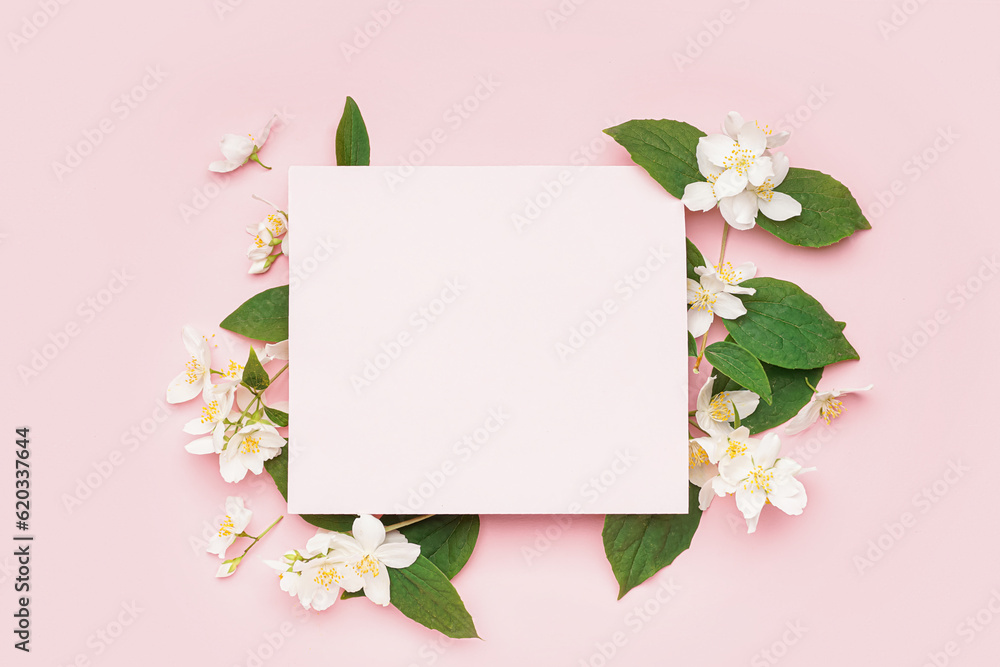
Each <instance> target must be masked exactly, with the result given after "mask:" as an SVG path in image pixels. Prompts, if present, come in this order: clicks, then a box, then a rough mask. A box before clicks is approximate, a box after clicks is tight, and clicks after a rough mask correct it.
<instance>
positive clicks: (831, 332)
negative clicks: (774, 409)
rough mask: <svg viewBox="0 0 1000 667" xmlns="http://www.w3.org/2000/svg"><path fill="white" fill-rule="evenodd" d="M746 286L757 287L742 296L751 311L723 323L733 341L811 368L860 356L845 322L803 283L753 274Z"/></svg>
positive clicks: (768, 357)
mask: <svg viewBox="0 0 1000 667" xmlns="http://www.w3.org/2000/svg"><path fill="white" fill-rule="evenodd" d="M741 286H743V287H752V288H754V289H756V290H757V292H756V294H741V295H740V299H742V300H743V304H744V305H745V306H746V309H747V313H746V315H742V316H741V317H738V318H736V319H735V320H723V323H724V324H725V326H726V329H727V330H728V331H729V334H730V335H731V336H732V337H733V340H734V341H735V342H736V343H737V344H738V345H739V346H740V347H743V348H744V349H746V350H748V351H750V352H751V353H752V354H753V355H754V356H755V357H757V358H758V359H760V360H761V361H764V362H767V363H769V364H773V365H775V366H781V367H782V368H800V369H807V368H819V367H821V366H828V365H830V364H833V363H836V362H838V361H844V360H845V359H858V358H859V357H858V353H857V352H856V351H855V350H854V348H853V347H852V346H851V344H850V343H849V342H848V341H847V338H845V337H844V334H843V331H842V328H841V327H840V323H839V322H837V321H835V320H834V319H833V318H832V317H830V315H829V313H827V312H826V310H824V309H823V306H822V305H820V303H819V301H817V300H816V299H814V298H813V297H811V296H809V295H808V294H806V293H805V292H803V291H802V288H800V287H799V286H798V285H795V284H794V283H790V282H787V281H784V280H777V279H776V278H753V279H751V280H747V281H744V282H743V283H741Z"/></svg>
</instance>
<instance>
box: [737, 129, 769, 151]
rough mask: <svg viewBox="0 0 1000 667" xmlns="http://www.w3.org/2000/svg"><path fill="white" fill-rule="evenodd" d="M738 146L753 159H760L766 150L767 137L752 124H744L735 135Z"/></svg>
mask: <svg viewBox="0 0 1000 667" xmlns="http://www.w3.org/2000/svg"><path fill="white" fill-rule="evenodd" d="M737 141H739V143H740V146H741V147H742V148H744V149H746V150H748V151H750V153H751V154H752V155H753V156H754V157H760V156H761V155H763V154H764V151H765V150H767V135H766V134H764V130H762V129H760V128H759V127H757V126H756V125H755V124H753V123H744V124H743V127H741V128H740V131H739V134H738V135H737Z"/></svg>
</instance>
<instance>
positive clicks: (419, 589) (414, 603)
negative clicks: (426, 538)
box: [389, 555, 479, 639]
mask: <svg viewBox="0 0 1000 667" xmlns="http://www.w3.org/2000/svg"><path fill="white" fill-rule="evenodd" d="M389 582H390V588H389V597H390V599H391V602H392V605H393V606H394V607H395V608H396V609H398V610H399V611H401V612H402V613H403V615H404V616H406V617H407V618H410V619H412V620H414V621H416V622H417V623H420V624H421V625H423V626H425V627H428V628H430V629H432V630H437V631H438V632H440V633H442V634H444V635H446V636H448V637H451V638H453V639H463V638H473V637H474V638H477V639H478V638H479V635H478V634H477V633H476V626H475V624H474V623H473V622H472V616H470V615H469V612H468V611H467V610H466V608H465V604H464V603H463V602H462V598H461V597H460V596H459V595H458V591H456V590H455V587H454V586H452V584H451V581H449V580H448V577H447V576H445V574H444V572H442V571H441V570H440V569H438V567H437V566H436V565H435V564H434V563H432V562H431V561H430V560H428V559H427V558H426V557H425V556H423V555H420V556H417V560H416V562H415V563H413V565H411V566H410V567H407V568H404V569H401V570H396V569H393V568H389Z"/></svg>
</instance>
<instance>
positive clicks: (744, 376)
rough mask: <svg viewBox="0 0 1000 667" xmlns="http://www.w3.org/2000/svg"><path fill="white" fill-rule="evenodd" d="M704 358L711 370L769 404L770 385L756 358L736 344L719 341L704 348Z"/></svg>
mask: <svg viewBox="0 0 1000 667" xmlns="http://www.w3.org/2000/svg"><path fill="white" fill-rule="evenodd" d="M705 358H706V359H708V363H710V364H712V367H713V368H716V369H718V370H719V371H720V372H722V373H724V374H725V375H727V376H728V377H730V378H732V379H733V380H735V381H736V382H737V383H738V384H739V385H740V386H742V387H744V388H746V389H749V390H750V391H752V392H754V393H756V394H757V395H758V396H760V398H761V400H763V401H764V402H765V403H767V404H770V403H771V385H770V383H769V382H768V380H767V373H765V372H764V367H763V366H761V365H760V361H759V360H758V359H757V357H755V356H753V355H752V354H750V353H749V352H748V351H747V350H745V349H743V348H742V347H740V346H739V345H737V344H736V343H729V342H726V341H720V342H718V343H712V344H711V345H709V346H708V347H707V348H705Z"/></svg>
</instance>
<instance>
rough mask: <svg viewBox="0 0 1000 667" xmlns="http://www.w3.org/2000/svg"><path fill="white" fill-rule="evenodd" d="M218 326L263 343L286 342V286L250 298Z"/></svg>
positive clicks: (267, 290) (273, 288)
mask: <svg viewBox="0 0 1000 667" xmlns="http://www.w3.org/2000/svg"><path fill="white" fill-rule="evenodd" d="M219 326H221V327H222V328H223V329H228V330H229V331H232V332H233V333H238V334H240V335H242V336H246V337H247V338H253V339H254V340H262V341H265V342H267V343H277V342H278V341H282V340H288V285H282V286H281V287H272V288H271V289H266V290H264V291H263V292H261V293H260V294H257V295H255V296H252V297H250V298H249V299H248V300H247V301H245V302H244V303H243V305H241V306H240V307H239V308H237V309H236V310H234V311H233V312H232V313H230V314H229V316H228V317H227V318H226V319H224V320H222V324H220V325H219Z"/></svg>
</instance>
